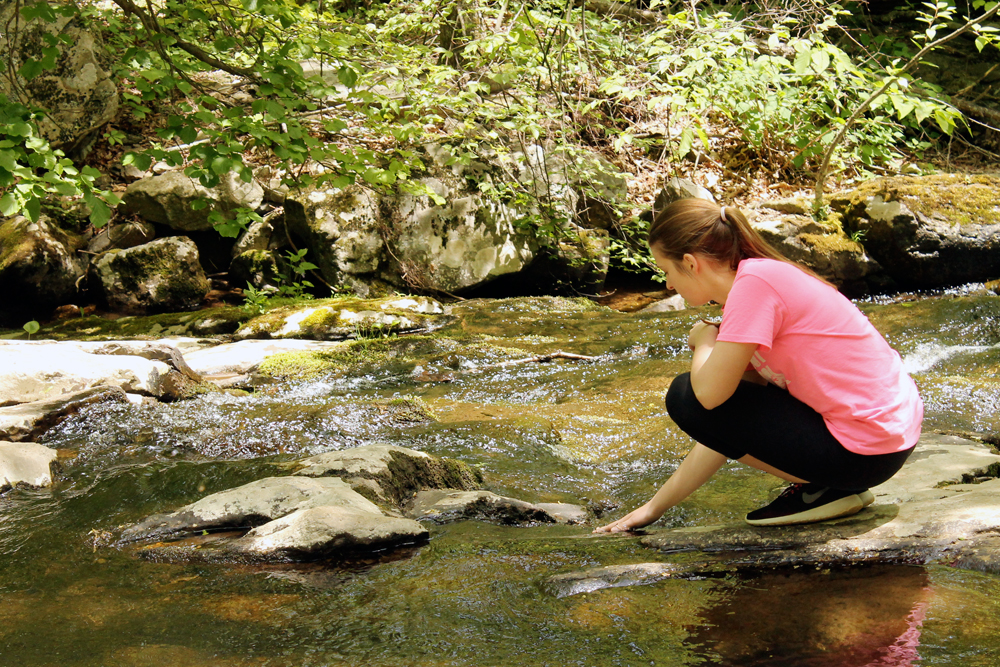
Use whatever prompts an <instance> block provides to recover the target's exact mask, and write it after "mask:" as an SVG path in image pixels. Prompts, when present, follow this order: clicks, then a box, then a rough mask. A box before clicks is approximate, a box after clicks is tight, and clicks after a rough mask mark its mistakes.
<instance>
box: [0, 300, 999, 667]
mask: <svg viewBox="0 0 1000 667" xmlns="http://www.w3.org/2000/svg"><path fill="white" fill-rule="evenodd" d="M862 307H863V308H864V310H865V311H866V312H867V313H868V314H869V316H870V317H871V318H872V320H873V322H875V324H876V326H877V327H878V328H879V329H880V330H881V331H883V332H884V333H885V334H886V336H887V338H888V339H889V340H890V342H891V343H892V344H893V346H894V347H896V349H898V350H899V351H900V352H901V354H903V356H904V359H905V360H906V363H907V364H908V368H909V369H910V370H911V372H912V373H913V374H914V376H915V378H916V379H917V382H918V384H919V386H920V388H921V391H922V393H923V395H924V397H925V401H926V404H927V421H926V424H925V428H926V429H927V430H931V429H943V430H949V431H953V432H975V433H981V434H984V435H990V436H992V435H995V434H997V433H1000V428H998V426H1000V424H998V423H997V422H998V420H1000V416H998V414H1000V413H998V411H997V410H996V405H997V402H998V400H1000V382H998V379H997V378H998V370H1000V346H998V345H1000V299H998V298H997V297H993V296H975V295H971V296H954V295H944V296H937V297H929V298H921V299H914V300H909V301H899V302H894V303H868V304H862ZM711 314H712V313H711V311H704V310H703V311H693V312H688V313H677V314H662V315H642V314H623V313H616V312H612V311H608V310H605V309H599V308H595V307H592V306H589V305H586V304H585V303H583V302H578V301H568V300H562V299H520V300H508V301H500V302H469V303H466V304H463V305H461V306H459V307H457V308H456V318H455V320H454V322H453V323H452V324H450V325H449V326H448V327H446V328H444V329H442V330H439V331H437V332H435V333H434V334H433V335H427V336H415V337H401V338H399V339H394V340H379V341H360V342H357V343H354V344H353V345H349V346H345V349H347V350H348V352H349V354H347V355H346V356H341V357H340V358H338V359H337V360H336V363H333V364H331V365H330V366H329V368H328V369H327V372H321V373H319V374H318V375H315V376H313V377H311V378H310V379H298V380H288V381H281V382H275V383H273V384H266V385H261V386H259V387H257V390H256V391H255V392H254V393H252V394H248V395H235V394H228V393H216V394H210V395H204V396H201V397H199V398H197V399H194V400H191V401H186V402H180V403H174V404H161V405H155V406H146V407H138V408H137V407H132V406H121V405H104V406H95V407H93V408H90V409H88V410H87V411H85V412H84V413H82V414H81V415H79V416H77V417H74V418H73V419H72V420H70V421H68V422H65V423H64V424H63V425H61V426H60V427H59V428H57V429H55V430H54V431H51V432H50V433H49V434H47V435H46V437H45V439H44V442H45V444H47V445H48V446H50V447H54V448H58V449H59V450H60V453H61V455H62V456H63V472H62V473H61V474H60V476H59V478H58V479H57V481H56V484H55V485H54V486H53V487H52V488H50V489H44V490H23V489H17V490H13V491H10V492H7V493H6V494H4V495H3V496H0V554H2V556H0V559H2V560H0V562H2V569H0V665H4V666H6V665H25V666H32V667H33V666H43V665H44V666H48V665H52V666H55V665H60V666H64V665H65V666H77V665H79V666H88V667H89V666H97V665H102V666H103V665H124V666H132V665H162V666H165V667H180V666H187V665H219V666H228V665H267V666H286V665H287V666H292V665H294V666H317V667H318V666H321V665H348V664H349V665H373V666H377V665H387V666H388V665H500V664H504V665H521V664H523V665H601V666H603V665H726V666H729V665H735V666H750V665H768V666H774V665H778V666H784V665H788V666H792V665H795V666H796V667H799V666H806V667H862V666H866V665H873V666H874V665H878V666H882V667H905V666H911V665H958V664H961V665H963V666H966V665H968V666H979V665H981V666H983V667H987V666H989V667H995V666H996V665H1000V632H998V631H997V628H998V624H1000V577H998V576H996V575H989V574H982V573H977V572H969V571H963V570H957V569H953V568H950V567H947V566H945V565H934V566H928V567H916V566H898V565H897V566H888V565H885V566H872V567H853V568H844V569H827V570H809V571H804V570H802V569H799V570H792V571H788V572H772V573H766V574H762V575H758V576H754V577H747V576H737V575H735V574H732V575H728V576H721V575H720V576H718V577H712V578H701V579H667V580H664V581H660V582H659V583H655V584H651V585H646V586H633V587H629V588H613V589H606V590H601V591H596V592H592V593H588V594H585V595H576V596H571V597H564V598H558V597H556V596H555V595H554V594H553V592H552V591H551V590H550V589H549V587H548V585H547V580H548V579H549V577H551V576H552V575H555V574H559V573H564V572H571V571H575V570H579V569H583V568H589V567H594V566H599V565H613V564H624V563H636V562H648V561H664V560H670V561H673V562H683V560H684V559H685V558H688V556H685V555H683V554H680V555H679V554H671V555H664V554H659V553H656V552H653V551H649V550H647V549H644V548H643V547H641V546H639V544H638V541H637V540H636V539H635V538H634V537H629V536H597V537H595V536H591V535H590V533H589V531H590V529H589V528H585V527H565V526H532V527H509V526H496V525H491V524H488V523H483V522H477V521H464V522H458V523H452V524H448V525H441V526H431V527H430V530H431V538H430V540H429V542H427V543H425V544H420V545H413V546H411V547H408V548H404V549H400V550H395V551H391V552H386V553H380V554H374V555H372V556H370V557H368V558H364V559H354V560H350V561H341V562H324V563H311V564H285V565H271V566H259V565H258V566H248V565H241V564H237V563H233V564H218V563H216V564H206V563H199V564H190V563H188V564H185V563H168V562H157V561H156V560H149V559H143V558H139V557H137V556H136V553H135V550H134V548H131V547H129V548H123V547H118V546H116V545H115V543H114V539H115V535H116V531H117V529H118V527H119V526H121V525H123V524H127V523H130V522H133V521H136V520H139V519H141V518H144V517H145V516H147V515H148V514H150V513H153V512H158V511H170V510H172V509H175V508H176V507H178V506H180V505H182V504H186V503H189V502H193V501H194V500H196V499H198V498H200V497H202V496H204V495H205V494H207V493H211V492H215V491H219V490H223V489H226V488H230V487H232V486H236V485H239V484H242V483H246V482H249V481H252V480H254V479H258V478H260V477H264V476H268V475H272V474H276V470H277V468H276V467H275V466H274V464H275V463H277V462H281V461H286V460H290V459H294V458H300V457H302V456H305V455H311V454H315V453H319V452H323V451H328V450H333V449H343V448H349V447H355V446H359V445H363V444H368V443H372V442H390V443H393V444H398V445H402V446H406V447H412V448H414V449H418V450H422V451H426V452H428V453H431V454H436V455H442V456H450V457H454V458H459V459H462V460H465V461H468V462H470V463H474V464H476V465H478V466H480V468H481V469H482V470H483V471H484V473H485V474H486V477H487V483H488V488H489V489H491V490H493V491H495V492H497V493H500V494H502V495H509V496H513V497H517V498H521V499H524V500H528V501H541V502H553V501H562V502H571V503H578V504H583V505H588V506H589V507H590V508H591V509H592V510H593V511H595V512H598V513H604V514H605V516H607V517H615V516H618V515H620V514H621V513H622V512H624V511H626V510H627V509H629V508H632V507H634V506H636V505H638V504H640V503H642V502H644V501H645V500H646V499H647V498H648V497H649V495H650V494H651V493H652V492H653V491H654V490H655V489H656V487H657V486H658V485H659V484H660V483H662V481H663V480H664V479H665V478H666V477H667V476H668V475H669V473H670V472H671V471H672V470H673V469H674V468H675V467H676V465H677V464H678V463H679V461H680V459H681V457H682V456H683V455H684V453H685V452H686V451H687V449H688V448H689V447H690V444H691V443H690V441H688V440H687V438H686V437H685V436H683V434H681V433H680V432H679V431H678V430H677V428H676V427H675V426H674V425H673V424H672V423H671V422H670V421H669V419H667V418H666V416H665V414H664V411H663V409H662V395H663V392H664V390H665V388H666V386H667V384H668V383H669V380H670V378H671V377H672V376H673V375H675V374H676V373H678V372H682V371H683V370H685V369H686V366H687V364H688V360H689V353H688V352H687V348H686V344H685V341H686V332H687V329H688V328H690V326H691V325H692V324H693V322H694V321H695V320H696V319H697V318H699V317H703V316H706V315H711ZM556 349H562V350H564V351H567V352H574V353H579V354H586V355H593V356H597V357H598V360H597V361H595V362H580V361H565V360H563V361H553V362H550V363H521V364H511V365H499V364H500V363H502V362H504V361H508V360H512V359H516V358H522V357H525V356H526V355H529V354H540V353H545V352H551V351H553V350H556ZM778 486H780V484H779V482H778V480H776V479H774V478H771V477H768V476H767V475H764V474H763V473H758V472H756V471H752V470H749V469H747V468H744V467H742V466H740V465H739V464H732V465H727V466H726V467H724V468H723V470H721V471H720V473H719V474H718V475H716V477H715V478H713V479H712V480H711V481H710V482H709V483H708V484H707V485H706V486H705V487H704V488H702V489H700V490H699V491H698V492H697V493H696V494H695V495H694V496H692V497H691V498H690V499H689V500H688V501H687V502H685V503H683V504H682V505H681V506H679V507H677V508H674V509H673V510H671V511H670V512H668V513H667V515H666V516H665V517H664V519H663V520H661V524H660V525H664V526H687V525H695V524H705V523H717V522H722V521H733V520H738V519H739V517H741V516H742V514H743V513H745V512H746V511H748V510H749V509H752V508H753V507H755V506H757V505H759V504H760V503H761V502H763V501H764V500H766V499H767V497H768V494H769V493H771V492H773V490H774V489H775V488H777V487H778Z"/></svg>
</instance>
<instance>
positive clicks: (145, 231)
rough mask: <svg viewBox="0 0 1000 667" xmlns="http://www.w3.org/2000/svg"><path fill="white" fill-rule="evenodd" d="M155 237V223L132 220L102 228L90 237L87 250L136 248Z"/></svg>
mask: <svg viewBox="0 0 1000 667" xmlns="http://www.w3.org/2000/svg"><path fill="white" fill-rule="evenodd" d="M155 238H156V230H155V229H154V228H153V225H151V224H149V223H148V222H143V221H142V220H132V221H128V222H123V223H120V224H114V225H108V226H107V227H105V228H104V229H102V230H101V231H100V232H98V233H97V234H96V235H95V236H94V237H93V238H92V239H90V243H88V244H87V252H89V253H93V254H99V253H102V252H106V251H108V250H114V249H124V248H134V247H135V246H138V245H142V244H144V243H149V242H150V241H152V240H153V239H155Z"/></svg>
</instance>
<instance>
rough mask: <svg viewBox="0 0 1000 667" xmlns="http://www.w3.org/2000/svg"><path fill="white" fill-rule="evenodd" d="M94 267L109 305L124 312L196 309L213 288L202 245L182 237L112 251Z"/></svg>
mask: <svg viewBox="0 0 1000 667" xmlns="http://www.w3.org/2000/svg"><path fill="white" fill-rule="evenodd" d="M94 267H95V269H96V271H97V275H98V277H99V278H100V281H101V285H102V286H103V288H104V296H105V298H106V299H107V301H108V305H109V306H110V307H111V308H113V309H115V310H119V311H123V312H130V313H145V312H156V311H177V310H194V309H195V308H197V307H198V306H200V305H201V302H202V299H203V298H204V297H205V295H206V294H208V291H209V288H210V284H209V282H208V278H207V277H206V276H205V272H204V270H203V269H202V268H201V264H199V262H198V247H197V246H196V245H195V244H194V242H193V241H191V240H190V239H188V238H185V237H180V236H170V237H167V238H162V239H157V240H155V241H153V242H151V243H146V244H144V245H141V246H136V247H135V248H128V249H125V250H112V251H109V252H108V253H106V254H104V255H102V256H101V257H100V258H99V259H98V260H97V261H96V262H95V263H94Z"/></svg>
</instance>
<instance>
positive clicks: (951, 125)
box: [934, 109, 955, 136]
mask: <svg viewBox="0 0 1000 667" xmlns="http://www.w3.org/2000/svg"><path fill="white" fill-rule="evenodd" d="M934 120H936V121H937V124H938V127H940V128H941V131H942V132H944V133H945V134H947V135H948V136H951V133H952V132H953V131H954V130H955V120H954V119H953V118H952V116H951V114H950V113H948V112H947V111H946V110H945V109H935V110H934Z"/></svg>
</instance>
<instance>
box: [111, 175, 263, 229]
mask: <svg viewBox="0 0 1000 667" xmlns="http://www.w3.org/2000/svg"><path fill="white" fill-rule="evenodd" d="M220 179H221V180H220V183H219V185H217V186H215V187H212V188H206V187H205V186H203V185H202V184H201V183H200V182H199V181H198V180H197V179H193V178H191V177H189V176H185V175H184V173H183V172H181V171H168V172H166V173H164V174H159V175H157V176H150V177H148V178H143V179H141V180H138V181H136V182H135V183H132V184H131V185H129V186H128V188H126V189H125V195H124V196H123V197H122V201H123V204H124V207H125V210H127V211H129V212H132V213H135V214H136V215H138V216H139V217H141V218H143V219H145V220H148V221H149V222H157V223H160V224H163V225H167V226H168V227H171V228H172V229H176V230H178V231H184V232H193V231H202V230H207V229H212V223H211V222H209V219H208V218H209V215H210V214H211V213H212V212H213V211H219V212H221V213H224V214H225V213H230V212H231V211H233V210H234V209H237V208H250V209H256V208H257V207H258V206H260V204H261V202H262V201H263V198H264V191H263V189H262V188H261V187H260V185H259V184H258V183H257V182H256V181H251V182H249V183H245V182H244V181H243V180H242V179H240V177H239V176H238V175H237V174H235V173H233V172H229V173H227V174H224V175H223V176H221V177H220ZM196 201H204V202H207V205H206V206H204V207H202V208H199V209H197V210H196V209H195V208H194V202H196Z"/></svg>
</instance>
